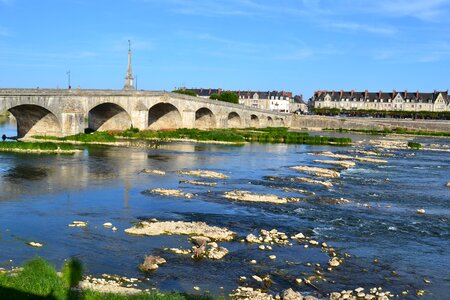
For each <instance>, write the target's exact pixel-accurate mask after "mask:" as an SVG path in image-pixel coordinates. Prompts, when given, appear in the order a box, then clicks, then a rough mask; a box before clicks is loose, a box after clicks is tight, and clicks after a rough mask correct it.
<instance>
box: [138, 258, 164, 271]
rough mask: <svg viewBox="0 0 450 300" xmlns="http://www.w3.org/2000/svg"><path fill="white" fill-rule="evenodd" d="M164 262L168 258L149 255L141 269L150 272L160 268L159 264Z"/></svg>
mask: <svg viewBox="0 0 450 300" xmlns="http://www.w3.org/2000/svg"><path fill="white" fill-rule="evenodd" d="M164 263H166V260H165V259H164V258H162V257H160V256H147V257H146V258H145V260H144V262H143V263H142V264H141V265H140V266H139V269H140V270H141V271H143V272H150V271H154V270H156V269H158V267H159V265H161V264H164Z"/></svg>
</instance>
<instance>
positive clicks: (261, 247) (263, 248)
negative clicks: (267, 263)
mask: <svg viewBox="0 0 450 300" xmlns="http://www.w3.org/2000/svg"><path fill="white" fill-rule="evenodd" d="M258 248H259V250H265V249H266V246H264V245H259V246H258Z"/></svg>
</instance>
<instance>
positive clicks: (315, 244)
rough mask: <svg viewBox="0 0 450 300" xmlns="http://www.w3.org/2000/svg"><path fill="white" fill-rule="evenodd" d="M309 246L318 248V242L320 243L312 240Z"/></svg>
mask: <svg viewBox="0 0 450 300" xmlns="http://www.w3.org/2000/svg"><path fill="white" fill-rule="evenodd" d="M309 244H311V245H313V246H317V245H319V242H318V241H315V240H310V241H309Z"/></svg>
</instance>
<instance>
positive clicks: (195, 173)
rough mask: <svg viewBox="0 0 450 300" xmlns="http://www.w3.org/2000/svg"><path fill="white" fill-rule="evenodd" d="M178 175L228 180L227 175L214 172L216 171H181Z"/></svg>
mask: <svg viewBox="0 0 450 300" xmlns="http://www.w3.org/2000/svg"><path fill="white" fill-rule="evenodd" d="M178 173H179V174H182V175H188V176H194V177H201V178H217V179H225V178H228V176H227V175H225V174H222V173H219V172H214V171H208V170H190V171H179V172H178Z"/></svg>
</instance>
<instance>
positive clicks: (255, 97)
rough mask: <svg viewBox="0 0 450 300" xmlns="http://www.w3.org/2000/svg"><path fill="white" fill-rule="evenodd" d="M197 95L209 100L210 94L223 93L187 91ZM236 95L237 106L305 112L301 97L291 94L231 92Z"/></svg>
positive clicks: (205, 90) (216, 90)
mask: <svg viewBox="0 0 450 300" xmlns="http://www.w3.org/2000/svg"><path fill="white" fill-rule="evenodd" d="M189 90H191V91H194V92H195V93H197V95H198V97H202V98H209V97H210V96H211V95H212V94H219V95H220V93H221V92H223V90H222V89H189ZM232 92H234V93H236V94H237V95H238V98H239V104H242V105H245V106H250V107H254V108H259V109H265V110H271V111H276V112H284V113H289V112H294V111H297V110H299V109H300V110H301V111H306V110H307V106H306V103H305V102H303V95H301V96H294V97H293V96H292V92H286V91H267V92H261V91H232Z"/></svg>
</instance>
